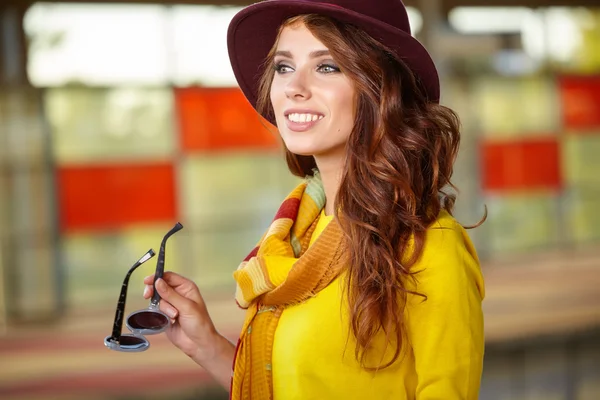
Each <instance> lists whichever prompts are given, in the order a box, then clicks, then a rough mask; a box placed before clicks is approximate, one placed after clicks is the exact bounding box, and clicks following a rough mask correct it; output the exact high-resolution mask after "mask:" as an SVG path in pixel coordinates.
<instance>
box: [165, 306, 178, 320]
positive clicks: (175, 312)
mask: <svg viewBox="0 0 600 400" xmlns="http://www.w3.org/2000/svg"><path fill="white" fill-rule="evenodd" d="M167 315H168V316H169V317H171V318H175V317H176V316H177V311H175V310H173V309H172V308H169V309H168V310H167Z"/></svg>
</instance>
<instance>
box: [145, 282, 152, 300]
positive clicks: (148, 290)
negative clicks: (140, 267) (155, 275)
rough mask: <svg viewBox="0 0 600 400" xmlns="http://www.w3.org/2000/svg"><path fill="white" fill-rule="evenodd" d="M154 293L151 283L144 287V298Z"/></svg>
mask: <svg viewBox="0 0 600 400" xmlns="http://www.w3.org/2000/svg"><path fill="white" fill-rule="evenodd" d="M153 294H154V287H153V286H152V285H146V286H145V287H144V294H143V296H144V298H145V299H149V298H150V297H152V295H153Z"/></svg>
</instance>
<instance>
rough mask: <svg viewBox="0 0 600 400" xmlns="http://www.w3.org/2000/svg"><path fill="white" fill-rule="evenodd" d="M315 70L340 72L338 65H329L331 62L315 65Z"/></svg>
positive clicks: (329, 72)
mask: <svg viewBox="0 0 600 400" xmlns="http://www.w3.org/2000/svg"><path fill="white" fill-rule="evenodd" d="M317 71H319V72H322V73H324V74H332V73H335V72H340V69H339V67H336V66H335V65H331V64H320V65H319V66H318V67H317Z"/></svg>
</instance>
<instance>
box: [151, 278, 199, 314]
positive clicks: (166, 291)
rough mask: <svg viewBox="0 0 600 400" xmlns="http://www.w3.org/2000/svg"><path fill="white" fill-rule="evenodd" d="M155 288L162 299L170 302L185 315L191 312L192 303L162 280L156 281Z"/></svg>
mask: <svg viewBox="0 0 600 400" xmlns="http://www.w3.org/2000/svg"><path fill="white" fill-rule="evenodd" d="M155 286H156V291H157V292H158V294H159V295H160V297H162V298H163V299H165V300H166V301H167V302H169V303H170V304H171V305H172V306H173V307H175V308H177V309H178V310H179V311H180V312H183V313H186V312H189V311H190V309H191V307H192V304H191V303H192V302H191V301H190V300H189V299H186V298H185V297H183V296H182V295H180V294H179V293H177V292H176V291H175V289H173V288H172V287H171V286H169V285H168V284H167V283H166V282H165V281H164V280H163V279H162V278H159V279H157V280H156V283H155Z"/></svg>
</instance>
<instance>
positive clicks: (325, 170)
mask: <svg viewBox="0 0 600 400" xmlns="http://www.w3.org/2000/svg"><path fill="white" fill-rule="evenodd" d="M315 161H316V163H317V167H318V168H319V173H320V175H321V180H322V181H323V189H324V191H325V199H326V200H325V215H333V213H334V205H335V199H336V197H337V193H338V190H339V188H340V181H341V179H342V169H343V163H342V162H341V161H340V160H339V159H338V160H319V159H317V158H316V157H315Z"/></svg>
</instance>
